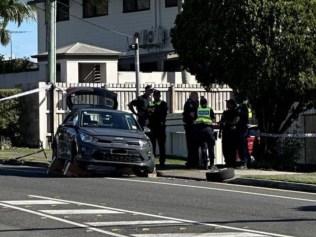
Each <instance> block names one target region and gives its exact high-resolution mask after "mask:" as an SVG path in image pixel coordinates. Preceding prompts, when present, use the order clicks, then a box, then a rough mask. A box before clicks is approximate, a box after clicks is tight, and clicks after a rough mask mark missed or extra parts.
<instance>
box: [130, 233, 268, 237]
mask: <svg viewBox="0 0 316 237" xmlns="http://www.w3.org/2000/svg"><path fill="white" fill-rule="evenodd" d="M132 236H133V237H269V235H261V234H254V233H245V232H243V233H242V232H221V233H164V234H135V235H132Z"/></svg>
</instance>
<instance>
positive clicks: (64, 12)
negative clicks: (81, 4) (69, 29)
mask: <svg viewBox="0 0 316 237" xmlns="http://www.w3.org/2000/svg"><path fill="white" fill-rule="evenodd" d="M56 20H57V21H68V20H69V0H58V1H57V18H56Z"/></svg>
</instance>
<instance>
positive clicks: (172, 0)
mask: <svg viewBox="0 0 316 237" xmlns="http://www.w3.org/2000/svg"><path fill="white" fill-rule="evenodd" d="M165 4H166V7H176V6H178V0H165Z"/></svg>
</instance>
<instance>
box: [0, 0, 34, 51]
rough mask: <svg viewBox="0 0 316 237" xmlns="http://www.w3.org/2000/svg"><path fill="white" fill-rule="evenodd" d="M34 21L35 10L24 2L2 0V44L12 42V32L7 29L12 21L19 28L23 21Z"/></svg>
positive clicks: (0, 26)
mask: <svg viewBox="0 0 316 237" xmlns="http://www.w3.org/2000/svg"><path fill="white" fill-rule="evenodd" d="M26 19H34V11H33V8H32V7H31V6H29V5H27V4H25V3H24V2H22V0H0V44H2V45H7V44H8V43H9V42H10V32H9V31H8V30H7V29H6V27H7V25H8V23H9V22H10V21H12V22H15V23H16V24H17V25H18V26H20V25H21V23H22V22H23V20H26Z"/></svg>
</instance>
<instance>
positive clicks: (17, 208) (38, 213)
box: [0, 201, 128, 237]
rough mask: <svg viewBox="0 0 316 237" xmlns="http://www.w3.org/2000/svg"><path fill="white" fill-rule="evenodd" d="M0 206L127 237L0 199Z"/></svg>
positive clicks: (115, 236)
mask: <svg viewBox="0 0 316 237" xmlns="http://www.w3.org/2000/svg"><path fill="white" fill-rule="evenodd" d="M0 206H2V207H7V208H10V209H14V210H17V211H21V212H25V213H29V214H33V215H37V216H40V217H46V218H47V219H50V220H55V221H59V222H62V223H65V224H69V225H73V226H77V227H79V228H86V230H90V231H94V232H98V233H100V234H104V235H106V236H113V237H128V236H127V235H122V234H118V233H113V232H111V231H106V230H102V229H98V228H96V227H91V226H88V225H85V224H82V223H79V222H75V221H70V220H65V219H63V218H60V217H56V216H52V215H47V214H44V213H40V212H38V211H33V210H29V209H26V208H22V207H18V206H13V205H9V204H5V203H2V202H1V201H0Z"/></svg>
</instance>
